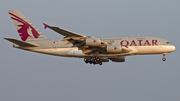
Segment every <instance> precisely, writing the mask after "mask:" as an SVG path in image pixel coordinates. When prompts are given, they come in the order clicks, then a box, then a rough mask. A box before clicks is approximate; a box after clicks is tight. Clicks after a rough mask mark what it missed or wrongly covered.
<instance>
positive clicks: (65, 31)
mask: <svg viewBox="0 0 180 101" xmlns="http://www.w3.org/2000/svg"><path fill="white" fill-rule="evenodd" d="M43 24H44V28H45V29H46V28H50V29H52V30H53V31H55V32H57V33H59V34H61V35H63V36H66V37H67V36H68V37H85V36H84V35H80V34H76V33H73V32H70V31H67V30H64V29H61V28H59V27H56V26H49V25H47V24H45V23H43Z"/></svg>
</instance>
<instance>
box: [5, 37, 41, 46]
mask: <svg viewBox="0 0 180 101" xmlns="http://www.w3.org/2000/svg"><path fill="white" fill-rule="evenodd" d="M4 39H6V40H8V41H10V42H12V43H14V44H17V45H19V46H22V47H38V45H35V44H32V43H28V42H24V41H21V40H18V39H13V38H4Z"/></svg>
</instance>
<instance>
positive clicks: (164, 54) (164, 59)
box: [162, 53, 167, 61]
mask: <svg viewBox="0 0 180 101" xmlns="http://www.w3.org/2000/svg"><path fill="white" fill-rule="evenodd" d="M166 54H167V53H163V58H162V60H163V61H166V58H165V56H166Z"/></svg>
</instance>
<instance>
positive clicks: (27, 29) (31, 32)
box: [9, 12, 40, 41]
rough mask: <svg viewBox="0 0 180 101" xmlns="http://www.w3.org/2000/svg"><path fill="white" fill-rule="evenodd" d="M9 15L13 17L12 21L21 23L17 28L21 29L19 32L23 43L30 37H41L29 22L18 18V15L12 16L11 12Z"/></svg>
mask: <svg viewBox="0 0 180 101" xmlns="http://www.w3.org/2000/svg"><path fill="white" fill-rule="evenodd" d="M9 14H10V15H11V19H12V20H15V21H17V22H19V23H21V24H19V23H18V24H17V23H16V24H15V25H16V26H17V27H20V28H17V31H18V33H19V35H20V37H21V39H22V40H23V41H26V40H27V39H28V37H34V38H36V39H37V38H38V37H39V36H40V35H39V34H38V32H37V31H36V30H35V29H34V27H32V26H31V25H30V24H29V23H28V22H26V21H25V20H23V19H22V18H20V17H18V16H17V15H15V14H12V13H11V12H9Z"/></svg>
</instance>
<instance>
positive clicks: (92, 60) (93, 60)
mask: <svg viewBox="0 0 180 101" xmlns="http://www.w3.org/2000/svg"><path fill="white" fill-rule="evenodd" d="M84 62H85V63H86V64H87V63H89V64H94V65H95V64H99V65H102V62H101V61H100V59H99V58H97V57H94V58H89V57H88V58H87V57H86V58H84Z"/></svg>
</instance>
